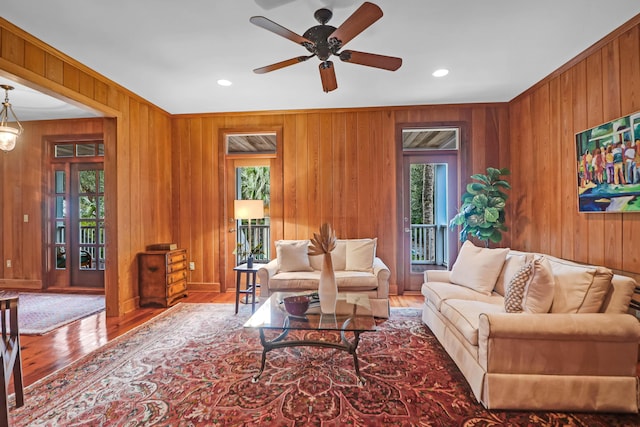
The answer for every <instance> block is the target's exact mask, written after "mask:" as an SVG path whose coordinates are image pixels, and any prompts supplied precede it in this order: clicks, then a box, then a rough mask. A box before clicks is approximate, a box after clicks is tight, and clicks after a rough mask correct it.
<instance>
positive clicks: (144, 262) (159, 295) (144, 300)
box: [138, 249, 187, 307]
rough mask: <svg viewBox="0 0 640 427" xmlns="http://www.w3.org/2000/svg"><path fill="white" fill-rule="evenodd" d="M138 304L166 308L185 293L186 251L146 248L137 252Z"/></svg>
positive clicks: (185, 294)
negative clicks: (146, 249)
mask: <svg viewBox="0 0 640 427" xmlns="http://www.w3.org/2000/svg"><path fill="white" fill-rule="evenodd" d="M138 279H139V280H138V286H139V292H140V306H141V307H148V306H153V307H169V306H171V305H173V304H175V303H176V302H178V300H180V299H181V298H184V297H186V296H187V251H186V249H176V250H173V251H147V252H141V253H139V254H138Z"/></svg>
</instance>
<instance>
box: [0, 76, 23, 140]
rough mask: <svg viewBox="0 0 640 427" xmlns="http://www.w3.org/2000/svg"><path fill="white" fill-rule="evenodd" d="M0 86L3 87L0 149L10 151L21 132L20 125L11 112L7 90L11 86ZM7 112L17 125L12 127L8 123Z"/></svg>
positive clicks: (14, 114)
mask: <svg viewBox="0 0 640 427" xmlns="http://www.w3.org/2000/svg"><path fill="white" fill-rule="evenodd" d="M0 88H2V89H4V93H5V95H4V102H3V103H2V111H0V150H3V151H11V150H13V149H14V148H15V146H16V140H17V139H18V136H20V134H21V133H22V130H23V128H22V125H21V124H20V121H19V120H18V118H17V117H16V113H14V112H13V108H12V107H11V104H10V103H9V91H10V90H13V86H9V85H0ZM9 112H11V115H12V116H13V120H12V121H14V122H15V123H16V125H17V126H18V127H17V128H16V127H13V126H9V125H8V123H7V122H8V121H9Z"/></svg>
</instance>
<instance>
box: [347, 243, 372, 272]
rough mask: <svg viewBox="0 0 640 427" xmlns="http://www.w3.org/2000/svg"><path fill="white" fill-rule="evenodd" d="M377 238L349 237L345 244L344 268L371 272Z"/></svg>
mask: <svg viewBox="0 0 640 427" xmlns="http://www.w3.org/2000/svg"><path fill="white" fill-rule="evenodd" d="M377 242H378V239H349V240H347V246H346V260H345V270H351V271H368V272H373V259H374V258H375V256H376V244H377Z"/></svg>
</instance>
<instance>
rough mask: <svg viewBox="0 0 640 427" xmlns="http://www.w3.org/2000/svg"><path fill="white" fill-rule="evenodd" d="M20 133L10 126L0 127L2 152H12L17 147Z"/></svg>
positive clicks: (0, 148) (0, 147)
mask: <svg viewBox="0 0 640 427" xmlns="http://www.w3.org/2000/svg"><path fill="white" fill-rule="evenodd" d="M19 134H20V131H19V130H18V129H15V128H12V127H10V126H0V150H3V151H11V150H13V149H14V148H15V147H16V140H17V139H18V135H19Z"/></svg>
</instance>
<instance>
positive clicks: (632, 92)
mask: <svg viewBox="0 0 640 427" xmlns="http://www.w3.org/2000/svg"><path fill="white" fill-rule="evenodd" d="M639 23H640V19H638V17H636V18H634V19H633V20H632V21H630V22H629V23H627V24H626V25H625V26H624V27H621V29H619V30H618V31H616V32H615V33H612V35H610V36H609V37H607V38H606V39H604V40H603V41H602V42H601V43H599V44H598V45H596V46H594V47H593V48H592V49H590V50H589V51H588V52H585V54H583V55H581V56H580V57H578V58H577V59H576V60H574V61H573V62H572V63H570V64H567V65H566V66H565V67H563V68H561V69H560V70H558V72H556V73H554V74H552V75H551V76H550V77H549V78H547V79H545V80H543V81H542V82H540V83H539V84H537V85H536V86H534V87H533V88H531V89H530V90H528V91H527V92H525V93H524V94H522V95H521V96H519V97H518V98H516V99H515V100H513V101H512V102H511V103H510V108H509V113H510V122H511V126H510V129H511V140H510V145H511V161H510V164H511V169H512V171H513V172H514V174H513V176H512V185H513V190H512V196H514V197H513V199H514V201H515V203H512V204H511V209H512V212H511V215H510V218H512V232H511V239H512V243H511V246H512V247H513V248H516V249H520V250H527V251H539V252H543V253H549V254H552V255H556V256H559V257H563V258H567V259H571V260H575V261H578V262H586V263H593V264H598V265H606V266H608V267H610V268H613V269H616V270H622V271H625V272H630V273H635V275H636V277H638V275H639V274H640V214H638V213H627V214H621V213H618V214H602V213H597V214H596V213H592V214H586V213H578V195H577V169H576V162H577V157H576V151H575V150H576V148H575V134H576V133H577V132H581V131H583V130H585V129H588V128H591V127H593V126H597V125H599V124H601V123H604V122H607V121H610V120H612V119H615V118H617V117H620V116H625V115H628V114H630V113H634V112H637V111H640V24H639Z"/></svg>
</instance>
